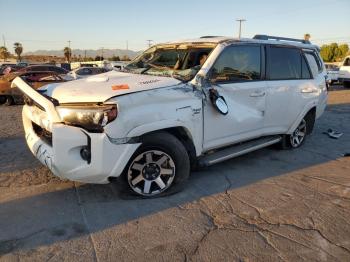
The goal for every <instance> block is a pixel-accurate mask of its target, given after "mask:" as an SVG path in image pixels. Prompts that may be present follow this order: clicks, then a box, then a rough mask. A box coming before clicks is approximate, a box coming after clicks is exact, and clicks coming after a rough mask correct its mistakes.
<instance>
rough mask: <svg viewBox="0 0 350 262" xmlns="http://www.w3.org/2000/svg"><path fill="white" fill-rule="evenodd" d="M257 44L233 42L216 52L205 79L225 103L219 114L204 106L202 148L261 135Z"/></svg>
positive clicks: (260, 74)
mask: <svg viewBox="0 0 350 262" xmlns="http://www.w3.org/2000/svg"><path fill="white" fill-rule="evenodd" d="M262 51H263V50H262V48H261V46H260V45H257V44H234V45H231V46H228V47H226V48H225V49H224V50H223V51H222V53H221V54H220V55H219V57H218V58H217V60H216V61H215V63H214V64H213V66H212V68H211V69H210V73H209V78H210V82H211V86H210V87H209V88H208V89H210V88H214V89H216V90H217V91H218V92H219V94H220V96H222V97H223V98H224V99H225V101H226V103H227V105H228V114H227V115H222V114H220V113H219V112H218V111H217V110H216V109H215V108H214V106H213V105H212V104H211V102H210V101H208V102H207V103H206V104H205V105H204V149H212V148H215V147H221V146H224V145H229V144H233V143H236V142H240V141H243V140H247V139H250V138H254V137H258V136H260V135H261V133H262V130H263V127H264V111H265V94H266V82H265V80H264V79H263V75H264V53H263V52H262Z"/></svg>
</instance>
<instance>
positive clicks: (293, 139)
mask: <svg viewBox="0 0 350 262" xmlns="http://www.w3.org/2000/svg"><path fill="white" fill-rule="evenodd" d="M306 132H307V125H306V120H305V119H303V120H301V122H300V124H299V125H298V127H297V128H296V129H295V130H294V132H293V133H292V134H291V135H288V138H289V141H288V142H289V145H290V146H291V147H292V148H297V147H300V146H301V145H302V144H303V143H304V141H305V138H306V134H307V133H306Z"/></svg>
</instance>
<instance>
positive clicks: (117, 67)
mask: <svg viewBox="0 0 350 262" xmlns="http://www.w3.org/2000/svg"><path fill="white" fill-rule="evenodd" d="M127 64H128V63H127V62H123V61H112V62H110V64H109V67H110V68H112V69H114V70H118V71H121V70H123V69H124V67H125V66H126V65H127Z"/></svg>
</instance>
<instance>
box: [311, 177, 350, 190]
mask: <svg viewBox="0 0 350 262" xmlns="http://www.w3.org/2000/svg"><path fill="white" fill-rule="evenodd" d="M306 177H308V178H312V179H316V180H320V181H323V182H327V183H330V184H333V185H337V186H343V187H348V188H350V185H344V184H341V183H337V182H334V181H331V180H328V179H325V178H321V177H316V176H306Z"/></svg>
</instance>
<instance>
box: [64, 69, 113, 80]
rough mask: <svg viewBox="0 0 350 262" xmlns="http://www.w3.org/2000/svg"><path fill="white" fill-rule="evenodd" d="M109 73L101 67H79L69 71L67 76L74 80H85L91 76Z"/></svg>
mask: <svg viewBox="0 0 350 262" xmlns="http://www.w3.org/2000/svg"><path fill="white" fill-rule="evenodd" d="M108 71H110V70H109V69H107V68H103V67H90V66H89V67H79V68H77V69H74V70H73V71H70V72H69V73H68V74H67V75H69V76H71V77H73V78H74V79H81V78H86V77H89V76H92V75H97V74H102V73H106V72H108Z"/></svg>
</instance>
